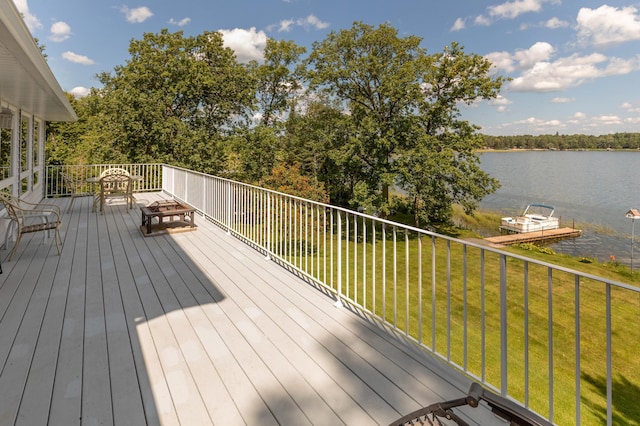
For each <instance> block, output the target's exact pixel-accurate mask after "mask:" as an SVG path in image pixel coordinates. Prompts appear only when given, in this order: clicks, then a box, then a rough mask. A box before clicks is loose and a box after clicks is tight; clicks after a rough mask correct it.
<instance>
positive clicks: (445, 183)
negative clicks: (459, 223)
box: [395, 43, 503, 225]
mask: <svg viewBox="0 0 640 426" xmlns="http://www.w3.org/2000/svg"><path fill="white" fill-rule="evenodd" d="M420 60H421V61H422V62H424V63H425V66H424V67H423V68H421V69H422V70H423V74H422V76H421V79H420V86H421V88H422V97H421V99H420V102H419V104H418V111H417V114H416V115H415V116H414V119H415V120H414V122H413V123H414V124H415V125H414V126H412V128H411V131H410V135H411V136H410V137H408V138H407V139H406V145H405V150H404V151H401V152H399V153H398V161H397V162H396V163H395V164H396V165H397V166H398V167H397V169H396V170H397V172H398V179H399V181H400V185H401V186H402V188H403V189H404V190H405V191H407V192H408V193H409V194H410V196H412V197H413V198H414V207H415V209H416V211H415V212H414V217H415V219H416V225H418V224H419V219H422V220H423V221H426V222H446V221H448V219H449V218H450V216H451V208H452V204H453V203H458V204H461V205H462V206H463V207H464V209H465V211H466V212H467V213H471V212H472V211H473V210H474V209H475V208H476V207H477V204H478V203H479V202H480V200H482V198H484V196H486V195H487V194H490V193H492V192H494V191H495V190H496V189H497V188H498V187H499V183H498V181H497V180H495V179H492V178H490V177H489V176H488V175H487V174H486V173H484V172H483V171H482V169H481V168H480V161H479V158H478V156H477V154H476V152H477V150H478V149H480V148H482V146H483V142H484V139H483V138H482V136H481V135H480V134H479V133H478V131H479V130H480V128H479V127H478V126H474V125H472V124H471V123H469V122H468V121H465V120H462V119H461V114H460V110H459V105H460V104H467V105H470V104H472V103H473V102H476V101H477V100H479V99H491V98H495V97H496V96H497V95H498V93H499V90H500V87H501V85H502V82H503V79H502V78H501V77H493V76H492V75H491V73H490V67H491V63H490V62H489V61H487V60H486V59H484V58H483V57H481V56H479V55H473V54H471V55H469V54H466V53H465V52H464V49H463V48H462V47H461V46H459V45H458V44H457V43H452V44H451V46H448V47H446V48H445V49H444V51H443V52H441V53H438V54H433V55H430V56H426V57H423V58H421V59H420Z"/></svg>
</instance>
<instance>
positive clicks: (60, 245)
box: [55, 228, 62, 256]
mask: <svg viewBox="0 0 640 426" xmlns="http://www.w3.org/2000/svg"><path fill="white" fill-rule="evenodd" d="M55 239H56V248H57V249H58V256H60V253H61V248H62V238H60V229H59V228H56V236H55Z"/></svg>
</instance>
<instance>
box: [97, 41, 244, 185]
mask: <svg viewBox="0 0 640 426" xmlns="http://www.w3.org/2000/svg"><path fill="white" fill-rule="evenodd" d="M129 53H130V54H131V58H130V59H129V60H128V61H127V63H126V65H124V66H117V67H116V68H115V70H114V73H113V74H110V73H102V74H101V75H100V76H99V78H100V81H101V83H102V84H103V85H104V87H103V89H101V90H100V91H99V96H100V97H101V114H104V116H105V121H104V123H105V125H104V128H103V131H104V132H105V133H106V134H108V135H109V136H110V138H111V144H110V145H112V146H113V147H115V148H116V149H117V150H119V151H121V152H124V153H125V154H126V155H127V158H128V160H129V161H133V162H149V161H159V162H167V163H171V164H176V165H181V166H184V167H190V168H193V169H195V170H199V171H203V172H209V173H215V172H218V171H220V170H221V169H223V168H224V150H223V145H224V142H225V140H226V136H227V133H228V132H229V131H230V130H231V129H232V128H233V126H234V125H235V123H236V122H237V120H239V119H241V118H242V117H243V116H245V115H246V114H247V112H248V111H249V110H250V108H251V106H252V104H253V101H254V94H255V83H254V80H253V79H252V78H251V75H250V73H249V72H248V70H247V69H246V67H244V66H243V65H241V64H239V63H238V62H237V61H236V59H235V55H234V53H233V51H232V50H231V49H229V48H225V47H224V46H223V43H222V36H221V35H220V34H219V33H214V32H205V33H203V34H201V35H198V36H196V37H184V36H183V34H182V32H176V33H169V32H168V31H167V30H166V29H165V30H162V31H161V32H160V33H159V34H151V33H147V34H144V37H143V39H142V40H132V41H131V44H130V47H129Z"/></svg>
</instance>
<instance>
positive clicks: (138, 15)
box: [120, 6, 153, 24]
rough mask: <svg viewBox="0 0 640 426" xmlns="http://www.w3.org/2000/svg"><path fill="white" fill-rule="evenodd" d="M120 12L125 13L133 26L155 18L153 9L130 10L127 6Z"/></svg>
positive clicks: (137, 8)
mask: <svg viewBox="0 0 640 426" xmlns="http://www.w3.org/2000/svg"><path fill="white" fill-rule="evenodd" d="M120 12H122V13H124V14H125V16H126V17H127V21H128V22H130V23H132V24H139V23H141V22H144V21H146V20H147V19H149V18H151V17H152V16H153V12H151V9H149V8H148V7H146V6H141V7H136V8H135V9H129V8H128V7H127V6H123V7H122V8H121V9H120Z"/></svg>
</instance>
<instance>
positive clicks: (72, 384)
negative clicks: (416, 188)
mask: <svg viewBox="0 0 640 426" xmlns="http://www.w3.org/2000/svg"><path fill="white" fill-rule="evenodd" d="M160 196H161V195H160V194H137V196H136V198H137V199H138V204H139V205H144V204H146V203H148V202H150V201H153V200H156V199H158V198H159V197H160ZM50 201H53V202H56V203H58V204H59V205H60V206H61V208H63V209H66V207H67V203H68V200H67V199H55V200H50ZM63 221H64V226H63V230H62V234H63V238H64V246H63V252H62V255H61V256H57V252H56V249H55V246H54V244H52V243H53V239H52V238H49V239H44V238H43V236H42V235H28V236H25V237H24V238H23V241H22V242H21V244H20V247H19V248H18V251H17V253H16V255H15V256H14V260H12V261H11V262H6V261H4V259H5V257H6V254H7V253H8V250H6V249H4V250H0V259H3V268H4V270H5V272H4V274H2V275H0V395H2V398H0V425H2V426H4V425H13V424H21V425H40V424H43V425H44V424H51V425H74V424H76V425H79V424H105V425H129V424H150V425H160V424H161V425H180V424H182V425H193V424H198V425H206V424H229V425H240V424H248V425H253V424H260V425H270V424H272V425H277V424H285V425H289V424H295V425H303V424H314V425H339V424H345V425H355V424H383V425H384V424H388V423H390V422H391V421H392V420H394V419H396V418H398V417H400V416H401V415H403V414H406V413H407V412H409V411H412V410H415V409H417V408H419V407H420V406H423V405H426V404H428V403H430V402H436V401H441V400H444V399H452V398H458V397H461V396H462V395H464V393H466V391H467V389H468V385H469V381H468V380H467V379H465V378H462V377H460V376H459V375H457V374H455V373H453V372H452V371H451V370H449V369H447V368H445V367H443V366H442V364H440V363H439V362H437V361H435V360H434V359H433V358H432V357H431V356H430V355H428V354H425V353H424V352H422V351H421V350H419V349H417V348H416V347H414V346H413V345H412V344H410V343H407V342H406V341H405V340H404V339H402V338H400V337H398V336H396V335H394V334H393V333H392V332H390V331H389V330H387V329H385V328H384V327H383V326H381V325H380V324H379V323H378V322H377V321H375V320H373V319H370V318H368V317H367V316H366V315H363V314H362V313H359V312H356V311H355V310H353V309H351V308H349V307H341V308H339V307H336V306H335V305H334V303H335V300H334V299H333V298H332V297H329V296H328V295H327V292H326V291H322V289H318V288H316V287H315V286H313V285H310V284H308V283H306V282H304V281H302V280H301V279H299V278H298V277H296V276H295V275H293V274H291V273H289V272H288V271H287V270H286V269H285V268H283V267H281V266H279V265H277V264H276V263H275V262H273V261H269V260H266V259H265V258H264V255H262V254H260V253H258V252H256V251H255V250H253V249H252V248H250V247H249V246H247V245H244V244H243V243H242V242H240V241H239V240H238V239H236V238H234V237H232V236H230V235H227V234H226V233H225V232H224V231H223V230H221V229H219V228H218V227H216V226H214V225H213V224H211V223H209V222H207V221H205V220H204V219H203V218H202V217H198V218H197V220H196V223H197V225H198V229H197V230H196V231H194V232H186V233H179V234H171V235H161V236H155V237H146V238H145V237H143V236H142V235H141V233H140V231H139V229H138V227H139V222H140V212H139V209H138V208H134V209H131V210H129V209H127V208H126V207H125V206H124V205H122V204H119V203H118V202H114V203H111V204H108V205H107V206H106V207H105V212H104V214H103V215H101V214H99V213H97V214H96V213H92V212H91V199H90V197H86V198H80V199H76V201H75V203H74V207H73V209H72V211H71V212H70V213H65V215H64V217H63ZM474 414H480V415H482V416H486V413H484V414H482V413H480V412H478V413H474ZM485 418H486V417H485Z"/></svg>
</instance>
